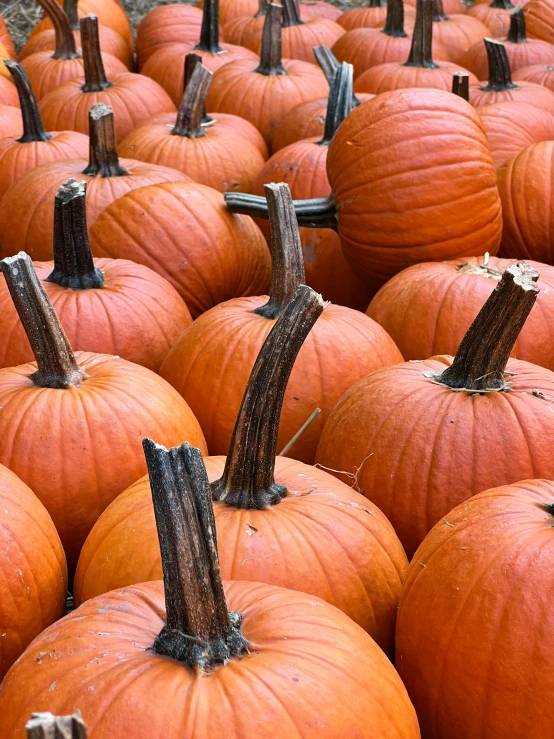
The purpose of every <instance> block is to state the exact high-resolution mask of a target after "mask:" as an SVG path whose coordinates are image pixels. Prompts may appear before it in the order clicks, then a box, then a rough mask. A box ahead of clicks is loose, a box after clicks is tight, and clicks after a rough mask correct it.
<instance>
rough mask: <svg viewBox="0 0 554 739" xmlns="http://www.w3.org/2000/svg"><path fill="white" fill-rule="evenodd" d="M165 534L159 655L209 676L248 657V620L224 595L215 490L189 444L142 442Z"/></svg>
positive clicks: (162, 540) (160, 527) (158, 518)
mask: <svg viewBox="0 0 554 739" xmlns="http://www.w3.org/2000/svg"><path fill="white" fill-rule="evenodd" d="M143 447H144V454H145V457H146V464H147V466H148V475H149V477H150V488H151V490H152V500H153V503H154V514H155V517H156V526H157V529H158V538H159V542H160V552H161V559H162V571H163V580H164V588H165V605H166V625H165V626H164V627H163V629H162V630H161V632H160V633H159V635H158V637H157V638H156V641H155V642H154V645H153V650H154V651H155V652H156V653H157V654H159V655H160V656H163V657H169V658H170V659H174V660H177V661H179V662H182V663H183V664H185V665H186V666H187V667H189V668H190V669H193V670H200V671H202V672H209V671H211V670H213V669H214V667H216V666H217V665H221V664H224V663H225V662H227V661H228V660H229V659H232V658H235V659H237V658H240V657H241V656H243V655H244V654H246V653H247V652H248V646H249V644H248V642H247V641H246V639H245V638H244V637H243V636H242V634H241V632H240V625H241V622H242V615H241V614H240V613H229V611H228V610H227V603H226V600H225V593H224V591H223V583H222V580H221V572H220V568H219V560H218V556H217V542H216V531H215V520H214V512H213V507H212V501H211V493H210V485H209V482H208V476H207V474H206V468H205V467H204V462H203V461H202V455H201V453H200V451H199V450H198V449H194V448H193V447H191V446H189V445H188V444H186V443H185V444H182V445H181V446H180V447H174V448H173V449H169V450H167V449H165V448H164V447H163V446H159V445H158V444H155V443H154V442H153V441H152V440H151V439H144V441H143Z"/></svg>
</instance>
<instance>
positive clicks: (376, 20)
mask: <svg viewBox="0 0 554 739" xmlns="http://www.w3.org/2000/svg"><path fill="white" fill-rule="evenodd" d="M387 5H388V4H387V3H385V2H383V0H369V2H368V4H367V5H366V6H365V7H363V8H352V9H350V10H347V11H346V12H344V13H343V14H342V15H341V16H340V18H338V20H337V23H338V24H339V26H342V27H343V28H344V30H345V31H354V30H355V29H356V28H383V27H384V26H386V19H387ZM402 8H403V13H404V14H405V15H407V16H408V17H411V18H415V11H414V10H412V8H408V12H407V13H406V12H405V9H404V2H402Z"/></svg>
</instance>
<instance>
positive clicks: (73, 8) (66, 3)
mask: <svg viewBox="0 0 554 739" xmlns="http://www.w3.org/2000/svg"><path fill="white" fill-rule="evenodd" d="M78 5H79V0H63V12H64V13H65V14H66V16H67V20H68V21H69V25H70V26H71V29H72V30H73V31H78V30H79V13H78V12H77V7H78Z"/></svg>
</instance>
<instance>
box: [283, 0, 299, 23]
mask: <svg viewBox="0 0 554 739" xmlns="http://www.w3.org/2000/svg"><path fill="white" fill-rule="evenodd" d="M282 4H283V28H289V27H290V26H303V25H304V21H303V20H302V18H301V17H300V8H299V7H298V0H283V3H282Z"/></svg>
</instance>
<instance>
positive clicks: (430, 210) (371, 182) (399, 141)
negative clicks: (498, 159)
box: [327, 89, 502, 288]
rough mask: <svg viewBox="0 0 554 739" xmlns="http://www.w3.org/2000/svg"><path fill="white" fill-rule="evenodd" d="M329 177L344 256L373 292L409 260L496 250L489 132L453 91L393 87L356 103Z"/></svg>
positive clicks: (335, 144) (498, 220) (497, 216)
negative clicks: (486, 132) (454, 175)
mask: <svg viewBox="0 0 554 739" xmlns="http://www.w3.org/2000/svg"><path fill="white" fill-rule="evenodd" d="M447 131H448V135H446V132H447ZM431 141H432V142H433V146H429V143H430V142H431ZM395 152H402V156H400V155H398V156H396V155H394V156H393V154H394V153H395ZM430 169H432V170H433V177H429V175H428V172H429V170H430ZM454 170H455V171H456V177H453V176H452V172H453V171H454ZM327 174H328V175H329V181H330V183H331V186H332V189H333V192H334V193H335V199H336V202H337V210H338V219H339V235H340V237H341V242H342V247H343V250H344V253H345V256H346V258H347V260H348V261H349V262H350V264H351V266H352V267H353V269H354V271H355V273H356V274H358V275H359V276H363V278H364V279H365V280H366V281H367V283H368V285H370V286H372V287H376V288H378V287H381V285H383V284H384V283H385V282H386V281H387V279H389V278H390V277H392V276H393V275H394V274H396V273H397V272H400V270H401V269H403V268H405V267H408V266H409V265H410V264H412V263H417V262H421V261H443V260H444V259H456V258H457V257H460V256H472V255H474V254H483V253H485V252H487V251H488V252H489V253H490V254H492V255H494V254H496V252H497V250H498V246H499V244H500V237H501V230H502V216H501V211H500V198H499V196H498V190H497V188H496V174H495V170H494V165H493V162H492V159H491V155H490V151H489V146H488V142H487V138H486V135H485V131H484V129H483V125H482V123H481V121H480V119H479V116H478V114H477V113H476V111H475V110H474V109H473V108H472V107H471V106H470V105H468V103H467V102H465V101H464V100H462V99H461V98H458V97H457V96H455V95H452V94H451V93H446V92H442V91H440V90H417V89H411V90H397V91H394V92H389V93H384V94H383V95H379V96H377V97H376V98H374V99H373V100H370V101H369V102H368V103H364V105H361V106H359V107H358V108H356V109H355V110H354V111H352V113H351V114H350V115H349V116H348V118H347V119H346V120H345V121H344V122H343V123H342V125H341V126H340V128H339V130H338V131H337V133H336V134H335V136H334V138H333V141H332V142H331V145H330V146H329V154H328V156H327ZM460 201H463V202H464V203H465V204H466V207H467V209H466V208H464V213H465V214H466V217H464V218H462V217H461V214H460V205H459V204H460Z"/></svg>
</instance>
